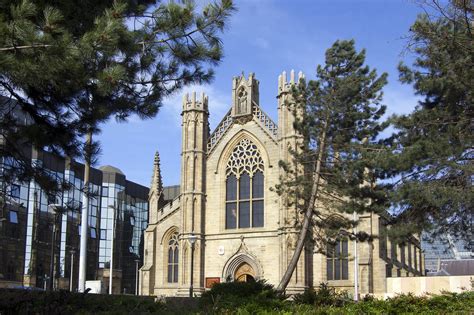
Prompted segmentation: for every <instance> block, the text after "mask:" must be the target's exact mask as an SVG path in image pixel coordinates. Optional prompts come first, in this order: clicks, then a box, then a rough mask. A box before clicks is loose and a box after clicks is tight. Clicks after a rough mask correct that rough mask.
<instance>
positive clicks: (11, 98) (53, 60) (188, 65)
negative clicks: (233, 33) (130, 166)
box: [0, 0, 234, 188]
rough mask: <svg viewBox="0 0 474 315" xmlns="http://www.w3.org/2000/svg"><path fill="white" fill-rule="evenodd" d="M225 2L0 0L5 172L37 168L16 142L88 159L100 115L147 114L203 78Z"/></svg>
mask: <svg viewBox="0 0 474 315" xmlns="http://www.w3.org/2000/svg"><path fill="white" fill-rule="evenodd" d="M233 10H234V7H233V4H232V1H231V0H221V1H220V2H218V3H211V4H209V5H207V6H205V7H204V8H203V9H202V10H201V11H198V9H197V7H196V5H195V3H194V2H193V1H184V2H182V3H175V2H166V3H156V1H150V0H129V1H109V0H100V1H49V0H41V1H35V2H33V1H30V0H21V1H18V0H11V1H2V2H1V4H0V96H3V97H2V98H1V99H0V102H1V103H0V104H1V109H2V119H1V122H0V124H1V125H0V129H1V130H2V144H3V145H2V146H1V149H0V150H1V156H2V158H3V159H4V161H8V160H16V161H18V162H17V164H16V165H15V167H13V168H11V170H12V172H13V171H15V172H14V173H15V174H10V177H17V178H19V179H20V180H25V179H28V178H31V177H35V178H36V179H37V180H40V178H39V177H41V175H44V172H42V171H41V170H39V169H38V168H35V167H31V165H30V162H29V161H28V158H27V157H26V156H25V154H23V148H24V147H28V146H34V147H36V148H38V149H46V150H49V151H52V152H55V153H60V154H64V155H67V156H69V157H72V158H75V157H81V156H83V157H85V158H86V159H91V160H93V156H94V154H93V153H96V152H97V151H98V145H97V143H93V145H91V146H87V147H86V148H85V149H86V150H84V146H83V145H82V142H83V137H84V135H85V134H87V133H92V134H94V133H98V132H99V131H100V124H101V123H103V122H105V121H107V120H108V119H110V118H111V117H114V118H116V119H117V120H119V121H125V120H127V118H128V117H130V116H131V115H138V116H139V117H140V118H150V117H154V116H155V115H156V114H157V112H158V109H159V107H160V105H161V102H162V100H163V99H164V98H166V97H167V96H169V95H170V94H172V93H174V92H176V91H178V90H179V89H180V88H182V87H183V86H184V85H187V84H192V83H205V82H209V81H210V80H211V79H212V78H213V67H214V66H216V65H217V64H218V63H219V61H220V60H221V58H222V43H221V40H220V38H219V35H220V34H221V32H222V31H223V30H224V28H225V26H226V22H227V19H228V17H229V15H230V14H231V13H232V11H233ZM19 117H20V119H19ZM21 117H23V119H21ZM25 120H26V121H27V122H28V123H27V124H24V122H25ZM89 157H90V158H89ZM4 176H7V177H8V174H7V173H4ZM44 184H45V185H44V186H48V185H46V182H44ZM50 188H51V187H50Z"/></svg>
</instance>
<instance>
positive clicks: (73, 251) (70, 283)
mask: <svg viewBox="0 0 474 315" xmlns="http://www.w3.org/2000/svg"><path fill="white" fill-rule="evenodd" d="M70 253H71V275H70V276H69V291H70V292H72V282H73V279H74V278H73V275H74V254H75V253H76V251H75V250H74V249H72V250H71V251H70Z"/></svg>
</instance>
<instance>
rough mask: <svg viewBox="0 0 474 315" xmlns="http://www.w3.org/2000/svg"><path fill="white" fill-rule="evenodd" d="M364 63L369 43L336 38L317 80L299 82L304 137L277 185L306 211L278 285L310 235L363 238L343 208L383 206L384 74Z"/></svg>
mask: <svg viewBox="0 0 474 315" xmlns="http://www.w3.org/2000/svg"><path fill="white" fill-rule="evenodd" d="M364 62H365V50H362V51H361V52H357V51H356V49H355V44H354V41H353V40H351V41H336V42H335V43H334V44H333V46H332V47H331V48H329V49H328V50H327V51H326V63H325V65H324V66H318V68H317V78H316V80H314V81H309V82H308V84H306V83H305V82H304V81H300V83H299V86H298V87H297V88H295V90H294V92H293V100H294V102H295V105H296V107H295V108H296V109H295V116H296V117H299V118H298V119H297V122H296V123H295V127H296V129H297V130H298V131H299V133H300V135H301V137H302V139H303V141H301V146H300V147H299V148H295V150H293V152H292V154H293V156H294V160H295V161H294V162H295V163H290V165H287V164H284V163H281V166H282V167H284V168H285V170H286V174H290V176H288V177H286V178H282V179H281V182H280V185H279V186H278V187H277V191H278V192H279V193H280V194H285V195H286V196H295V199H294V201H293V204H294V205H296V206H297V207H298V208H299V210H300V211H301V212H302V213H304V217H303V222H302V223H300V222H296V224H297V225H299V227H300V234H299V238H298V242H297V245H296V249H295V252H294V255H293V257H292V260H291V261H290V263H289V265H288V268H287V270H286V273H285V275H284V276H283V278H282V280H281V282H280V284H279V286H278V289H279V290H284V289H285V288H286V286H287V285H288V282H289V280H290V278H291V275H292V273H293V271H294V269H295V267H296V264H297V262H298V259H299V257H300V255H301V252H302V250H303V247H304V246H305V245H308V242H311V241H313V242H314V246H315V250H316V251H320V252H324V249H325V248H326V244H327V242H333V241H335V240H336V239H338V238H339V237H341V236H345V237H347V236H349V237H357V238H359V239H361V238H364V237H365V236H366V235H364V234H362V233H360V234H359V235H351V230H350V229H351V227H353V226H354V224H356V223H355V222H354V221H352V220H350V219H348V216H347V215H345V214H352V213H353V212H356V213H363V212H366V211H376V212H381V211H383V210H384V209H385V198H384V192H383V191H381V190H379V189H378V186H377V183H376V178H377V177H378V175H379V174H378V171H376V170H373V167H374V165H373V164H372V159H371V158H370V157H371V154H372V152H371V150H372V149H374V150H375V149H376V147H377V144H376V142H377V136H378V134H379V133H380V131H382V130H383V129H384V127H385V125H384V124H381V123H380V122H379V120H380V118H381V116H382V115H383V114H384V112H385V106H383V105H381V104H380V102H381V99H382V88H383V86H384V85H385V84H386V77H387V75H386V74H385V73H384V74H382V75H381V76H377V73H376V71H375V70H370V68H369V67H368V66H365V65H364ZM292 165H296V167H294V166H293V167H292ZM368 170H371V171H370V172H369V171H368Z"/></svg>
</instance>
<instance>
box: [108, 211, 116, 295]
mask: <svg viewBox="0 0 474 315" xmlns="http://www.w3.org/2000/svg"><path fill="white" fill-rule="evenodd" d="M109 208H111V209H113V215H112V222H113V223H112V240H111V241H110V266H109V294H112V292H113V291H112V279H113V271H114V239H115V211H116V209H115V206H112V205H110V206H109Z"/></svg>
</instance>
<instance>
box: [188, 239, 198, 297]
mask: <svg viewBox="0 0 474 315" xmlns="http://www.w3.org/2000/svg"><path fill="white" fill-rule="evenodd" d="M196 239H197V236H196V235H194V233H191V234H190V235H189V243H190V244H191V278H190V285H189V297H193V280H194V244H195V243H196Z"/></svg>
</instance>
